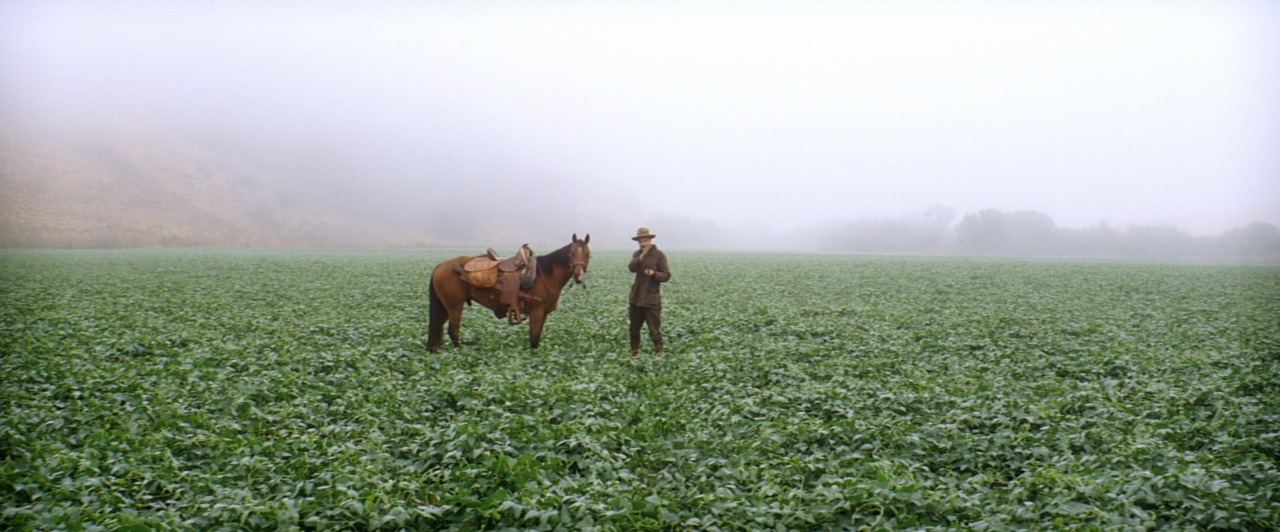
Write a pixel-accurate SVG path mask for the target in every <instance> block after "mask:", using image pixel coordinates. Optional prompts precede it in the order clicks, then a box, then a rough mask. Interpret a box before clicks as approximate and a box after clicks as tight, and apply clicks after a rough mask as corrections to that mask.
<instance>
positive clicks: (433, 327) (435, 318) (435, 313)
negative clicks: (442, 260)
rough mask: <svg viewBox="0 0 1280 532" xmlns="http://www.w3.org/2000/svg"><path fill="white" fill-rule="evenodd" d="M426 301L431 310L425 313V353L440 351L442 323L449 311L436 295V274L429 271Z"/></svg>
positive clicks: (442, 341) (442, 334)
mask: <svg viewBox="0 0 1280 532" xmlns="http://www.w3.org/2000/svg"><path fill="white" fill-rule="evenodd" d="M427 299H428V300H429V301H430V302H431V308H430V310H429V311H428V313H427V320H428V321H427V351H431V352H435V351H436V350H438V349H440V344H442V343H444V322H445V319H446V318H448V317H449V311H448V310H446V309H445V308H444V302H442V301H440V296H439V295H437V294H436V272H435V270H432V271H431V280H430V281H428V282H427Z"/></svg>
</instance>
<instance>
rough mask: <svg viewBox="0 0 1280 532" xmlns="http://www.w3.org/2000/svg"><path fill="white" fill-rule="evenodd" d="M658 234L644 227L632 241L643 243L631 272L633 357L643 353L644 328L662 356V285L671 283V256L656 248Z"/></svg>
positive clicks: (632, 261)
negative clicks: (668, 262)
mask: <svg viewBox="0 0 1280 532" xmlns="http://www.w3.org/2000/svg"><path fill="white" fill-rule="evenodd" d="M656 236H658V235H655V234H653V233H650V232H649V228H647V227H641V228H640V229H639V230H638V231H636V236H634V237H632V238H631V239H632V240H635V241H636V242H639V243H640V249H638V250H636V252H635V253H633V254H632V255H631V263H630V264H627V269H629V270H631V271H632V273H635V274H636V280H635V282H634V283H631V296H630V297H629V303H630V304H629V305H628V306H629V309H628V314H629V315H630V318H631V356H636V355H637V354H639V353H640V325H641V324H646V325H648V327H649V339H650V340H653V347H654V349H655V350H656V351H657V354H658V356H662V283H665V282H667V281H670V280H671V270H670V269H668V268H667V255H666V254H664V253H663V252H662V251H661V250H659V249H658V246H655V245H653V239H654V237H656Z"/></svg>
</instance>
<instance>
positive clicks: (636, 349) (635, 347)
mask: <svg viewBox="0 0 1280 532" xmlns="http://www.w3.org/2000/svg"><path fill="white" fill-rule="evenodd" d="M639 354H640V342H637V341H635V340H632V341H631V356H636V355H639Z"/></svg>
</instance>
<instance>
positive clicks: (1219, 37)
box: [0, 1, 1280, 242]
mask: <svg viewBox="0 0 1280 532" xmlns="http://www.w3.org/2000/svg"><path fill="white" fill-rule="evenodd" d="M258 4H259V2H235V1H227V2H128V1H121V2H88V1H84V2H58V1H6V2H4V3H0V92H2V93H3V95H2V96H0V120H3V121H4V123H6V124H9V125H8V126H0V127H6V128H12V129H14V130H17V129H18V128H21V127H37V126H38V127H40V128H45V129H53V130H59V131H72V132H79V133H83V134H91V133H85V132H92V131H99V130H102V131H115V130H114V129H113V128H121V127H123V128H130V127H133V128H139V129H144V130H145V129H148V128H159V129H160V130H180V131H182V132H184V134H188V135H192V136H193V137H195V138H200V139H205V140H206V141H208V142H209V143H210V145H218V146H222V147H223V148H225V149H226V153H229V154H236V157H239V158H241V159H243V160H251V159H254V158H259V159H262V160H268V161H271V162H272V164H274V165H276V167H278V168H280V169H281V170H280V171H279V172H277V173H274V174H272V176H273V177H272V179H276V180H278V181H279V182H278V183H276V185H277V186H278V187H280V189H281V190H296V191H297V192H298V193H306V194H311V195H315V196H320V197H321V199H324V198H325V197H328V199H329V200H330V201H332V202H334V203H337V204H344V205H350V206H355V207H356V208H361V209H365V210H367V211H370V212H380V213H383V214H387V213H391V214H390V215H395V213H401V214H400V216H404V217H406V219H409V218H412V216H410V215H409V214H408V213H415V212H416V213H422V212H424V211H431V210H433V209H445V208H448V207H450V206H454V207H456V206H457V205H473V204H475V203H476V202H479V201H482V200H481V199H480V197H481V196H483V197H484V198H487V200H486V201H488V200H494V201H497V202H500V203H504V204H516V203H520V204H529V203H533V204H537V205H539V206H543V207H544V208H543V210H541V211H539V212H541V213H542V214H541V217H542V218H544V220H543V222H544V223H545V224H547V226H549V227H553V228H554V230H555V231H557V234H559V232H561V231H562V232H564V233H565V235H564V236H565V237H567V236H568V233H569V232H589V231H595V232H597V233H600V232H609V233H612V234H610V235H609V237H610V238H614V237H618V236H619V233H625V232H628V231H634V228H635V227H637V226H639V225H642V224H648V223H651V222H652V221H655V220H657V221H661V220H669V219H672V217H682V218H688V219H690V220H695V221H700V222H710V223H712V224H718V225H719V226H722V227H729V228H736V229H758V230H761V231H789V230H795V229H802V228H805V227H808V226H815V225H820V224H824V223H835V222H839V221H841V220H848V219H855V218H874V217H893V216H901V215H904V214H909V213H920V212H924V211H925V210H926V209H928V208H929V207H930V206H933V205H947V206H950V207H952V208H954V209H955V210H956V211H957V212H959V213H960V214H961V215H963V214H965V213H971V212H977V211H979V210H980V209H1002V210H1010V211H1012V210H1035V211H1040V212H1043V213H1046V214H1049V215H1050V216H1052V217H1053V219H1054V220H1055V221H1056V222H1057V223H1058V224H1059V225H1060V226H1064V227H1085V226H1091V225H1094V224H1097V223H1099V222H1106V223H1108V224H1111V225H1113V226H1114V225H1119V226H1123V225H1129V224H1150V225H1171V226H1174V227H1177V228H1179V229H1182V230H1184V231H1188V232H1191V233H1195V234H1216V233H1219V232H1221V231H1224V230H1226V229H1230V228H1233V227H1239V226H1243V225H1245V224H1247V223H1248V222H1250V221H1264V222H1268V223H1271V224H1276V225H1280V99H1278V98H1277V96H1276V95H1277V94H1280V4H1276V3H1274V2H1265V1H1257V2H1250V1H1183V2H1155V1H1152V2H1144V1H1117V2H965V3H959V4H961V5H956V4H957V3H953V2H929V1H920V2H857V3H845V2H800V3H792V2H787V3H781V2H779V3H752V4H748V5H747V6H745V7H744V6H737V5H734V4H732V3H728V2H725V3H721V2H669V3H666V2H658V3H650V2H609V3H607V5H597V4H599V3H593V2H562V3H537V4H536V5H525V4H524V3H514V2H476V3H470V2H468V3H461V2H435V3H432V2H359V3H357V2H336V1H334V2H265V4H268V5H266V6H262V5H258ZM846 4H849V5H846ZM228 164H231V165H234V164H236V163H234V162H231V163H228ZM460 181H465V182H468V183H471V186H470V187H468V188H461V187H457V186H456V184H457V183H459V182H460ZM482 191H483V192H482ZM654 229H655V231H658V232H659V233H661V228H659V227H655V228H654ZM622 236H626V235H622ZM599 240H600V239H599V238H597V239H596V240H594V241H593V242H595V241H599Z"/></svg>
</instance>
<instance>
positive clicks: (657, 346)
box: [654, 342, 662, 356]
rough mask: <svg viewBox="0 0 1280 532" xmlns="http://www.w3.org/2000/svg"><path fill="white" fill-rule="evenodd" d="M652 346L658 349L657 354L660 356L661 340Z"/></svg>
mask: <svg viewBox="0 0 1280 532" xmlns="http://www.w3.org/2000/svg"><path fill="white" fill-rule="evenodd" d="M654 347H656V348H657V350H658V351H657V355H658V356H662V342H658V343H657V344H654Z"/></svg>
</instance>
